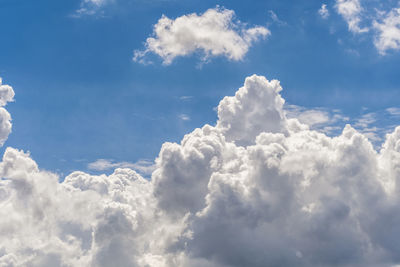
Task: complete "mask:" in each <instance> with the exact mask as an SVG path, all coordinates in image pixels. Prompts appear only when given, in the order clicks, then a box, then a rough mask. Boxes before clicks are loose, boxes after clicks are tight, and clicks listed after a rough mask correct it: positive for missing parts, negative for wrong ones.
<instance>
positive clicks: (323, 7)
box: [318, 4, 329, 19]
mask: <svg viewBox="0 0 400 267" xmlns="http://www.w3.org/2000/svg"><path fill="white" fill-rule="evenodd" d="M318 14H319V15H320V16H321V18H323V19H327V18H328V17H329V10H328V9H327V8H326V4H322V5H321V8H320V9H319V10H318Z"/></svg>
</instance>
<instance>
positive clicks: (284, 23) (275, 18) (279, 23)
mask: <svg viewBox="0 0 400 267" xmlns="http://www.w3.org/2000/svg"><path fill="white" fill-rule="evenodd" d="M268 14H269V16H270V17H271V19H272V21H273V22H275V23H276V24H278V25H280V26H284V25H287V23H286V22H285V21H283V20H280V19H279V18H278V15H277V14H276V13H275V12H274V11H272V10H268Z"/></svg>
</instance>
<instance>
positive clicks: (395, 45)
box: [373, 8, 400, 54]
mask: <svg viewBox="0 0 400 267" xmlns="http://www.w3.org/2000/svg"><path fill="white" fill-rule="evenodd" d="M373 26H374V28H375V29H376V30H377V31H378V35H377V37H376V38H375V46H376V48H377V49H378V51H379V52H380V53H381V54H385V53H386V51H387V50H389V49H393V50H399V49H400V8H393V9H392V10H391V11H390V12H388V13H387V14H386V15H385V16H384V18H383V20H382V22H377V21H374V22H373Z"/></svg>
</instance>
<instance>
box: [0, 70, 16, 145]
mask: <svg viewBox="0 0 400 267" xmlns="http://www.w3.org/2000/svg"><path fill="white" fill-rule="evenodd" d="M12 101H14V90H13V89H12V87H11V86H9V85H6V84H3V83H2V79H1V77H0V146H2V145H3V144H4V142H5V141H6V140H7V138H8V135H9V134H10V133H11V127H12V124H11V115H10V113H8V111H7V110H6V109H5V108H4V106H5V105H7V103H8V102H12Z"/></svg>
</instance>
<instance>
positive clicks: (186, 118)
mask: <svg viewBox="0 0 400 267" xmlns="http://www.w3.org/2000/svg"><path fill="white" fill-rule="evenodd" d="M178 117H179V119H181V120H183V121H190V117H189V116H188V115H186V114H179V116H178Z"/></svg>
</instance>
